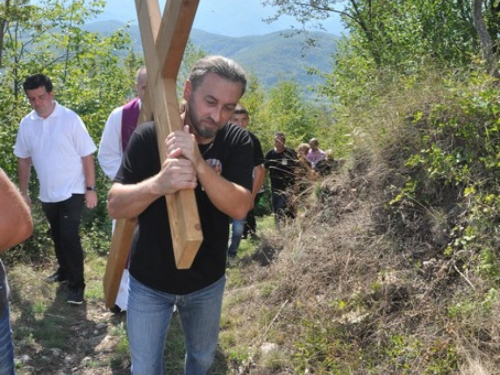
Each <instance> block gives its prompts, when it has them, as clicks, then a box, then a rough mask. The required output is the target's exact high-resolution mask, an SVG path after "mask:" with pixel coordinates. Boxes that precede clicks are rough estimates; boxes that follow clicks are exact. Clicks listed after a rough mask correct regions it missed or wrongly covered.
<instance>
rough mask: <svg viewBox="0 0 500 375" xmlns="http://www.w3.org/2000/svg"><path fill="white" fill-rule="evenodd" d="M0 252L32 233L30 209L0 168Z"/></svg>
mask: <svg viewBox="0 0 500 375" xmlns="http://www.w3.org/2000/svg"><path fill="white" fill-rule="evenodd" d="M0 207H2V209H1V210H0V253H3V252H4V251H5V250H7V249H8V248H10V247H12V246H15V245H17V244H18V243H20V242H22V241H24V240H25V239H26V238H28V237H29V236H31V234H32V233H33V221H32V220H31V215H30V210H29V207H28V205H27V204H26V202H24V200H23V197H22V196H21V194H20V193H19V192H18V191H17V188H16V186H15V185H14V184H13V183H12V182H11V181H10V180H9V178H8V177H7V175H6V174H5V173H4V171H3V170H1V169H0Z"/></svg>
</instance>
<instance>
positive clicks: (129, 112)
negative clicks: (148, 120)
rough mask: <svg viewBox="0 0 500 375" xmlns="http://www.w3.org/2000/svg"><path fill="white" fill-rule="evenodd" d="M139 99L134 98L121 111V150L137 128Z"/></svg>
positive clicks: (139, 109) (139, 108)
mask: <svg viewBox="0 0 500 375" xmlns="http://www.w3.org/2000/svg"><path fill="white" fill-rule="evenodd" d="M139 103H140V99H139V98H135V99H132V100H131V101H129V102H128V103H127V104H125V105H124V106H123V111H122V150H125V148H126V147H127V145H128V141H129V140H130V136H131V135H132V133H133V132H134V130H135V128H136V127H137V121H138V120H139V112H140V111H141V107H140V105H139Z"/></svg>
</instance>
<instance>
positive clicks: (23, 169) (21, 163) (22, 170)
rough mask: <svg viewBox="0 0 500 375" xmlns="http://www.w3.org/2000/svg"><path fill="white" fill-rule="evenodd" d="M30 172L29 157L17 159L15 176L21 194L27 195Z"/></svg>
mask: <svg viewBox="0 0 500 375" xmlns="http://www.w3.org/2000/svg"><path fill="white" fill-rule="evenodd" d="M30 174H31V158H18V159H17V178H18V180H19V190H20V191H21V194H23V195H28V187H29V182H30Z"/></svg>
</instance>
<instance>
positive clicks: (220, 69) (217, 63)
mask: <svg viewBox="0 0 500 375" xmlns="http://www.w3.org/2000/svg"><path fill="white" fill-rule="evenodd" d="M208 73H215V74H217V75H218V76H220V77H222V78H225V79H227V80H229V81H232V82H239V83H241V86H242V91H241V95H242V96H243V94H244V93H245V90H246V87H247V77H246V74H245V71H244V70H243V68H242V67H241V66H240V65H238V63H237V62H236V61H234V60H231V59H228V58H227V57H224V56H207V57H204V58H202V59H201V60H199V61H198V62H197V63H196V64H195V65H194V67H193V69H192V70H191V73H190V74H189V77H188V79H189V81H190V82H191V87H192V88H193V90H196V88H197V87H198V86H199V85H200V84H201V83H202V82H203V79H204V78H205V76H206V75H207V74H208Z"/></svg>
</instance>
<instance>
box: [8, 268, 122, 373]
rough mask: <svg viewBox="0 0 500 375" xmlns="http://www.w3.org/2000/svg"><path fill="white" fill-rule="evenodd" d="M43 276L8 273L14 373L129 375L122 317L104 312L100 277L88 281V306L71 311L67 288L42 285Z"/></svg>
mask: <svg viewBox="0 0 500 375" xmlns="http://www.w3.org/2000/svg"><path fill="white" fill-rule="evenodd" d="M47 273H48V271H46V270H40V271H34V270H32V269H30V268H29V267H26V266H19V267H15V268H13V269H10V270H9V282H10V285H11V321H12V329H13V332H14V344H15V360H16V363H17V365H16V371H17V374H18V375H65V374H68V375H69V374H79V375H91V374H92V375H94V374H95V375H97V374H99V375H107V374H115V375H120V374H130V369H129V366H130V361H129V359H128V348H127V341H126V333H125V328H124V327H125V314H120V315H114V314H113V313H111V312H110V311H108V310H107V309H106V308H105V306H104V303H103V300H102V290H100V289H102V287H100V280H99V278H98V277H95V278H94V279H90V280H89V279H88V278H87V289H86V291H85V299H86V301H85V302H84V304H82V305H81V306H74V305H68V304H67V303H66V302H65V299H66V296H67V290H66V286H65V284H59V285H56V284H48V283H46V282H44V281H43V278H44V277H45V276H46V274H47Z"/></svg>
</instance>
